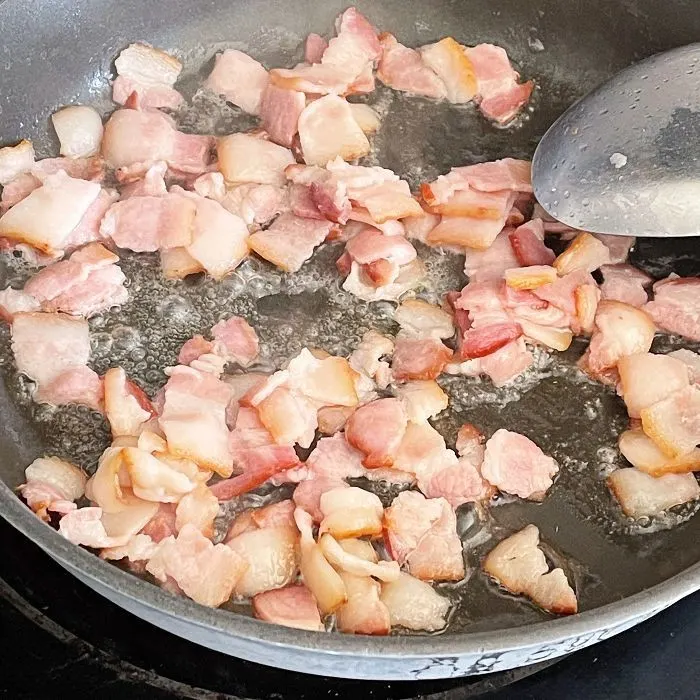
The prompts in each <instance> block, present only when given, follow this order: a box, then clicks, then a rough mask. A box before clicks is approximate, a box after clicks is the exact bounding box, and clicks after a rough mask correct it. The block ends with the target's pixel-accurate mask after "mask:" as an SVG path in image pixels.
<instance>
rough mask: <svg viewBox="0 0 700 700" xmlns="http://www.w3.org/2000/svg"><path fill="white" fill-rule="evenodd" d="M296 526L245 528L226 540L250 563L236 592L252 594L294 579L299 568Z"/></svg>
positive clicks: (280, 586) (246, 594)
mask: <svg viewBox="0 0 700 700" xmlns="http://www.w3.org/2000/svg"><path fill="white" fill-rule="evenodd" d="M297 544H298V534H297V530H296V527H294V528H293V529H292V528H290V527H288V526H285V527H269V528H262V529H259V530H252V531H249V532H244V533H242V534H240V535H238V536H236V537H234V538H233V539H230V540H228V541H227V542H226V546H228V547H230V548H231V549H232V550H233V551H234V552H236V554H238V555H239V556H240V557H241V559H243V561H244V562H246V564H247V565H248V568H247V569H246V571H245V572H244V573H243V575H242V576H241V577H240V578H239V579H238V581H237V582H236V585H235V587H234V593H235V594H236V595H239V596H243V597H245V598H250V597H252V596H255V595H257V594H258V593H263V592H265V591H269V590H273V589H275V588H282V587H284V586H286V585H288V584H289V583H291V582H292V581H293V580H294V579H295V578H296V574H297V568H298V552H297Z"/></svg>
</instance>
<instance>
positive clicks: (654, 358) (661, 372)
mask: <svg viewBox="0 0 700 700" xmlns="http://www.w3.org/2000/svg"><path fill="white" fill-rule="evenodd" d="M617 371H618V372H619V373H620V384H619V389H620V393H621V394H622V398H623V399H624V401H625V404H626V406H627V412H628V413H629V415H630V417H631V418H639V416H640V411H642V409H645V408H649V407H650V406H652V405H653V404H655V403H656V402H657V401H661V400H662V399H665V398H666V397H667V396H669V395H670V394H673V393H674V392H675V391H678V390H680V389H684V388H685V387H687V386H689V384H690V382H689V379H688V369H687V367H686V366H685V365H684V364H683V362H681V361H680V360H677V359H675V358H673V357H669V356H668V355H652V354H651V353H644V352H640V353H636V354H634V355H625V356H624V357H621V358H620V360H619V361H618V363H617Z"/></svg>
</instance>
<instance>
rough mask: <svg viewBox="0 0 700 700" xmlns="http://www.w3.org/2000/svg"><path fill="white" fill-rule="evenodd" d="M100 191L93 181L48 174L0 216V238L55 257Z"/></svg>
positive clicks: (63, 174)
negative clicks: (35, 187) (37, 185)
mask: <svg viewBox="0 0 700 700" xmlns="http://www.w3.org/2000/svg"><path fill="white" fill-rule="evenodd" d="M100 191H101V188H100V186H99V185H98V184H97V183H95V182H87V181H85V180H79V179H76V178H72V177H68V176H67V175H66V174H65V173H60V172H59V173H56V174H55V175H51V176H49V177H47V178H46V180H44V182H43V184H42V185H41V186H40V187H38V188H37V189H35V190H34V191H32V192H30V193H29V194H28V195H27V196H26V197H25V198H24V199H23V200H22V201H21V202H18V203H17V204H15V206H13V207H12V208H11V209H10V210H9V211H7V212H6V213H5V214H3V215H2V216H0V237H2V238H5V239H7V240H8V241H11V242H17V243H27V244H29V245H30V246H32V247H33V248H36V249H37V250H39V251H41V252H42V253H45V254H47V255H50V256H58V255H60V254H62V253H63V250H64V248H65V247H66V244H67V241H68V239H69V237H70V235H71V232H72V231H73V229H75V228H76V227H77V226H78V224H79V223H80V220H81V219H82V218H83V216H84V214H85V213H86V212H87V210H88V208H89V207H90V205H91V204H92V203H93V202H94V201H95V199H96V198H97V197H98V195H99V194H100Z"/></svg>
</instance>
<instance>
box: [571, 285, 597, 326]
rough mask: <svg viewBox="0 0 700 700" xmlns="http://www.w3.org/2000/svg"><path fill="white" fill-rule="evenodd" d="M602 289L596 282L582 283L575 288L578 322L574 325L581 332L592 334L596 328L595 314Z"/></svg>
mask: <svg viewBox="0 0 700 700" xmlns="http://www.w3.org/2000/svg"><path fill="white" fill-rule="evenodd" d="M600 296H601V294H600V289H598V287H597V286H596V285H594V284H582V285H580V286H578V287H576V289H574V301H575V309H576V320H577V322H578V326H577V324H572V326H573V327H574V328H575V329H576V330H578V329H579V328H580V330H581V333H585V334H591V333H592V332H593V330H594V329H595V315H596V312H597V311H598V302H599V301H600Z"/></svg>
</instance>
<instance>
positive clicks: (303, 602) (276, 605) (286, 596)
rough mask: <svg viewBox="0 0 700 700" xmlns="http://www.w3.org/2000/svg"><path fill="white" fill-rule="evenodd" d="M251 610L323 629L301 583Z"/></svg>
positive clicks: (262, 597)
mask: <svg viewBox="0 0 700 700" xmlns="http://www.w3.org/2000/svg"><path fill="white" fill-rule="evenodd" d="M309 36H311V35H309ZM253 610H254V612H255V616H256V617H257V618H258V619H260V620H265V621H266V622H274V623H275V624H277V625H283V626H284V627H294V628H296V629H302V630H310V631H312V632H322V631H323V625H322V623H321V616H320V615H319V614H318V607H317V606H316V599H315V598H314V597H313V594H312V593H311V591H310V590H309V589H308V588H307V587H306V586H304V585H301V584H295V585H292V586H286V587H285V588H279V589H277V590H273V591H265V592H264V593H258V595H256V596H255V597H254V598H253Z"/></svg>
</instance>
